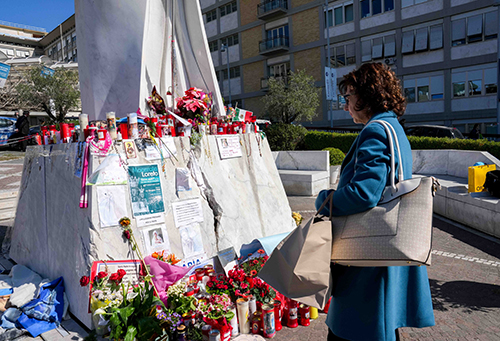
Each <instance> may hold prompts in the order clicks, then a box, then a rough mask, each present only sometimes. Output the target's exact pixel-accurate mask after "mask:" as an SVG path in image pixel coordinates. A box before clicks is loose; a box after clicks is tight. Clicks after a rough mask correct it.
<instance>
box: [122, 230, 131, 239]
mask: <svg viewBox="0 0 500 341" xmlns="http://www.w3.org/2000/svg"><path fill="white" fill-rule="evenodd" d="M123 236H124V237H125V238H127V239H130V231H129V230H124V231H123Z"/></svg>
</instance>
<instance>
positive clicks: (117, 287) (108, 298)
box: [80, 269, 133, 312]
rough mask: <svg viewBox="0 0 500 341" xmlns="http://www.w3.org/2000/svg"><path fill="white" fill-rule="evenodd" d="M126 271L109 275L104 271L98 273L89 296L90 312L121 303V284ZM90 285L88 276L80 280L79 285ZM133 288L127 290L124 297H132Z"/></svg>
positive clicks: (121, 270)
mask: <svg viewBox="0 0 500 341" xmlns="http://www.w3.org/2000/svg"><path fill="white" fill-rule="evenodd" d="M126 274H127V273H126V271H125V270H123V269H119V270H118V271H117V272H115V273H112V274H109V273H107V272H106V271H100V272H99V273H98V274H97V275H96V276H95V278H94V281H93V282H92V291H91V294H90V295H91V296H90V309H91V311H92V312H94V311H96V310H97V309H99V308H106V307H108V306H117V305H119V304H120V303H121V302H122V301H123V294H124V293H125V292H124V291H123V290H122V286H121V282H122V279H123V277H124V276H125V275H126ZM89 283H90V278H89V277H88V276H83V277H82V278H80V285H81V286H82V287H83V286H87V285H88V284H89ZM132 291H133V288H128V289H127V291H126V296H128V295H129V294H131V295H132Z"/></svg>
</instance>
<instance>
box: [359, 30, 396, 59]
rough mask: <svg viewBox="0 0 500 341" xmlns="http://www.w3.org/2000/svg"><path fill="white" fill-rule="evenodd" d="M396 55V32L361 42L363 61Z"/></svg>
mask: <svg viewBox="0 0 500 341" xmlns="http://www.w3.org/2000/svg"><path fill="white" fill-rule="evenodd" d="M395 55H396V36H395V35H394V34H391V35H388V36H385V37H379V38H373V39H371V40H365V41H362V42H361V61H362V62H367V61H370V60H372V59H380V58H383V57H393V56H395Z"/></svg>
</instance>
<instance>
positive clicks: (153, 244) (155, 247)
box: [142, 225, 170, 254]
mask: <svg viewBox="0 0 500 341" xmlns="http://www.w3.org/2000/svg"><path fill="white" fill-rule="evenodd" d="M142 235H143V239H144V246H145V248H146V251H147V253H148V254H152V253H153V252H162V251H165V254H168V253H170V240H169V238H168V234H167V229H166V228H165V225H156V226H149V227H148V228H146V229H144V230H142Z"/></svg>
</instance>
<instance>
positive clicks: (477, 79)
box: [451, 68, 497, 98]
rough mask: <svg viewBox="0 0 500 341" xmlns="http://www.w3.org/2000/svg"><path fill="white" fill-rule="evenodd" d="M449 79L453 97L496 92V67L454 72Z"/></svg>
mask: <svg viewBox="0 0 500 341" xmlns="http://www.w3.org/2000/svg"><path fill="white" fill-rule="evenodd" d="M451 81H452V90H453V98H460V97H475V96H481V95H488V94H496V93H497V68H488V69H484V70H473V71H463V72H455V73H452V75H451ZM483 84H484V86H483Z"/></svg>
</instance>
